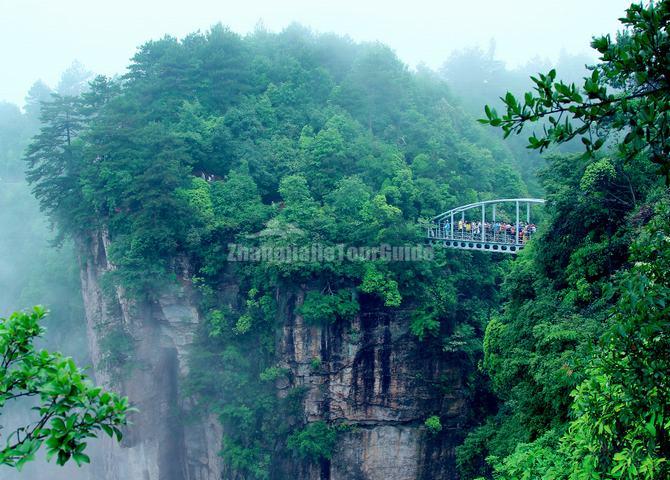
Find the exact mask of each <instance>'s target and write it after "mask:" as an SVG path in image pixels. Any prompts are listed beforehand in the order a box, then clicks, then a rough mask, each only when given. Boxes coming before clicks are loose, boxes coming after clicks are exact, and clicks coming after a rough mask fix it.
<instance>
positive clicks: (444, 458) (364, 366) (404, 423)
mask: <svg viewBox="0 0 670 480" xmlns="http://www.w3.org/2000/svg"><path fill="white" fill-rule="evenodd" d="M303 298H304V292H303V291H300V292H297V293H296V294H295V295H290V294H287V295H286V301H285V303H284V305H283V310H284V313H283V316H284V318H285V320H286V321H285V322H284V326H283V329H282V332H281V334H280V337H279V355H280V359H281V362H282V366H283V367H285V368H289V369H290V370H291V372H292V375H291V378H292V383H293V386H303V387H306V388H307V393H306V398H305V401H304V408H305V416H306V419H307V421H316V420H319V419H325V420H328V421H335V422H337V423H341V424H344V425H347V426H349V428H347V429H345V431H344V432H343V433H341V434H340V436H339V441H338V445H337V447H336V449H335V451H334V453H333V457H332V459H331V460H330V462H323V463H322V464H321V465H319V466H311V467H307V466H305V465H302V466H298V465H296V461H295V460H288V461H285V462H283V465H282V466H281V468H282V469H283V470H284V472H285V473H284V474H285V475H286V477H287V478H288V476H289V475H290V474H293V475H292V476H293V477H294V478H295V477H297V478H303V479H309V480H317V479H319V480H324V479H330V480H344V479H347V480H407V479H435V480H437V479H455V478H458V476H457V473H456V469H455V462H454V448H455V446H456V445H457V444H458V443H459V441H460V440H461V439H462V432H463V427H464V426H465V423H466V419H467V413H468V406H467V402H466V400H465V393H464V389H463V384H462V383H463V382H462V371H461V370H460V369H459V368H458V367H456V366H455V365H456V364H454V363H452V362H450V361H449V358H448V356H446V355H442V354H440V352H435V351H431V350H430V349H428V348H427V347H426V346H425V345H423V344H422V343H421V342H419V341H418V340H417V339H416V338H415V337H414V336H412V335H411V334H410V333H409V313H410V312H406V311H400V312H396V313H392V312H390V311H389V310H388V309H385V308H383V307H382V306H380V305H378V304H376V303H375V302H374V301H373V300H372V299H369V298H361V299H360V300H361V312H360V314H359V315H357V316H356V318H355V319H354V320H353V321H352V322H351V323H350V324H348V325H346V324H342V323H336V324H333V325H330V326H327V327H317V326H309V325H305V324H304V322H303V320H302V317H301V316H300V315H298V314H296V313H295V307H296V306H297V305H300V303H302V300H303ZM445 384H446V385H447V386H448V388H447V389H446V391H445V389H444V388H443V387H441V385H445ZM280 387H281V386H280ZM432 414H440V415H441V416H442V419H443V427H444V431H443V432H442V434H440V435H438V436H433V435H431V434H429V433H428V432H427V431H426V429H425V427H424V426H423V421H424V420H425V419H426V418H427V417H428V416H430V415H432ZM445 419H446V423H445V422H444V420H445ZM295 472H300V474H299V475H296V473H295Z"/></svg>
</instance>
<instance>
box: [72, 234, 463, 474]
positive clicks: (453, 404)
mask: <svg viewBox="0 0 670 480" xmlns="http://www.w3.org/2000/svg"><path fill="white" fill-rule="evenodd" d="M108 248H109V241H108V239H107V238H106V236H105V234H104V233H101V234H99V235H98V236H96V237H94V238H91V239H89V241H88V242H86V244H84V245H82V248H81V251H82V255H81V280H82V287H83V288H82V291H83V296H84V304H85V308H86V315H87V327H88V338H89V344H90V351H91V357H92V360H93V367H94V369H95V376H96V380H97V381H98V382H100V383H103V384H105V385H108V386H110V387H112V388H114V389H117V390H120V391H121V392H122V393H123V394H124V395H127V396H129V397H130V399H131V402H132V403H133V404H134V405H135V406H137V408H139V410H140V412H139V413H138V414H135V415H133V417H132V422H133V425H132V426H130V427H129V428H128V431H127V433H126V436H125V438H124V440H123V442H122V443H121V445H120V446H119V445H114V444H113V443H112V442H110V441H105V444H104V448H103V451H104V453H103V454H102V455H103V457H104V458H101V459H94V462H93V465H94V466H95V468H96V469H97V470H95V476H94V478H95V480H218V479H220V478H234V477H235V478H236V477H237V476H236V475H234V474H233V473H230V472H227V471H225V470H224V469H223V466H222V464H221V461H220V457H219V456H218V452H219V451H220V448H221V436H222V431H221V427H220V425H219V424H218V422H217V421H216V420H215V419H214V418H207V419H204V420H203V419H202V418H198V416H197V415H191V414H192V413H193V412H194V411H195V410H197V405H195V404H194V402H193V399H190V398H188V397H186V396H185V394H184V392H183V385H182V383H181V378H182V377H183V375H184V374H185V373H186V371H187V368H188V365H187V357H188V350H189V346H190V345H191V343H192V342H193V340H194V338H195V334H196V332H197V327H198V324H199V322H200V318H199V314H198V311H197V309H196V308H195V306H194V303H193V302H192V300H191V297H190V295H189V290H188V285H186V284H185V285H183V287H182V288H181V289H175V291H172V292H166V293H165V294H164V295H163V296H162V297H161V298H159V299H158V300H153V301H149V300H147V301H144V302H134V303H132V302H129V301H128V300H127V298H126V296H125V295H124V292H123V291H122V290H119V289H117V290H114V291H112V292H105V293H103V288H102V285H101V278H102V276H103V274H104V273H105V272H107V271H109V270H111V269H113V266H111V265H109V262H108V261H107V257H108V255H107V253H108ZM185 275H187V272H186V273H185ZM233 287H234V286H233ZM229 290H230V289H229ZM231 291H234V292H236V289H235V288H232V290H231ZM304 292H305V288H304V287H303V288H296V289H291V290H287V291H278V292H277V298H278V299H279V303H280V308H279V314H280V316H281V318H280V323H281V324H283V327H282V328H281V330H280V331H278V332H277V345H278V348H277V352H278V362H279V365H280V366H282V367H285V368H288V369H290V371H291V372H292V375H290V376H289V378H291V380H290V381H289V380H284V382H285V383H284V384H283V385H282V384H279V385H278V387H279V388H278V391H279V394H280V395H282V392H285V391H286V390H287V388H286V387H295V386H302V387H306V391H307V393H306V396H305V400H304V419H305V421H308V422H311V421H316V420H320V419H324V420H327V421H329V422H337V423H339V424H344V425H347V426H348V428H347V429H346V430H345V431H343V432H341V433H340V434H339V442H338V445H337V447H336V449H335V451H334V454H333V456H332V459H331V460H330V461H324V462H322V463H321V464H320V465H313V464H309V463H306V462H304V461H302V460H300V459H298V458H288V459H285V458H280V459H277V461H276V462H275V463H276V465H275V467H274V468H273V473H272V476H273V478H274V479H276V480H283V479H287V478H288V479H295V480H411V479H417V480H424V479H425V480H429V479H430V480H451V479H456V478H457V474H456V471H455V463H454V448H455V445H457V444H458V443H459V441H460V440H461V438H462V432H463V427H464V424H465V422H466V418H467V413H468V407H467V402H466V401H465V395H464V392H463V390H464V389H463V384H462V376H463V372H462V371H460V370H459V368H458V367H457V366H456V365H458V364H457V363H456V362H453V361H450V360H449V358H448V356H446V355H445V354H443V353H441V352H439V351H433V350H431V349H429V348H427V347H426V346H425V344H422V343H420V342H418V341H417V339H416V338H415V337H413V336H412V335H411V334H410V333H409V321H410V320H409V317H410V312H407V311H400V312H395V313H392V312H390V311H389V310H388V309H385V308H383V306H381V305H379V304H377V303H375V301H374V299H372V298H368V297H363V298H361V299H360V301H361V312H360V314H359V315H358V316H357V317H356V318H355V319H354V320H353V321H351V322H349V323H348V324H344V323H341V322H340V323H336V324H333V325H330V326H327V327H316V326H309V325H305V324H304V322H303V320H302V318H301V316H300V315H298V314H297V313H296V308H297V307H298V306H299V305H300V304H301V303H302V301H303V298H304ZM119 332H125V333H126V334H127V336H128V337H129V338H130V340H131V341H132V348H131V351H132V353H131V355H130V356H129V358H127V359H126V360H125V363H124V365H123V367H122V368H121V369H120V370H119V371H114V370H112V371H111V373H110V370H109V369H108V368H107V365H106V362H107V360H106V355H108V353H106V352H108V351H109V350H110V345H109V338H112V339H115V338H116V340H117V341H118V337H119ZM123 338H125V337H123V336H121V339H123ZM115 360H118V358H117V359H115ZM289 382H290V383H289ZM445 384H446V385H447V386H448V388H447V389H446V390H445V388H444V385H445ZM434 414H439V415H441V417H442V422H443V432H442V433H441V434H439V435H437V436H435V435H432V434H430V433H428V432H427V431H426V429H425V427H424V426H423V422H424V420H425V419H426V418H427V417H428V416H430V415H434ZM95 460H97V461H95Z"/></svg>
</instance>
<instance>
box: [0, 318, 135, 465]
mask: <svg viewBox="0 0 670 480" xmlns="http://www.w3.org/2000/svg"><path fill="white" fill-rule="evenodd" d="M45 315H46V312H45V311H44V310H43V309H42V308H40V307H35V308H34V309H33V310H32V311H30V312H15V313H13V314H12V315H10V316H9V317H8V318H3V319H0V408H4V407H6V406H7V405H8V403H9V402H12V401H28V400H33V401H34V402H35V403H34V405H35V406H34V407H33V411H35V412H37V418H36V419H35V420H34V421H33V422H31V423H29V424H26V425H23V426H20V427H18V428H16V429H15V430H14V431H13V432H11V433H9V434H7V435H5V441H4V445H3V446H2V447H1V450H0V464H4V465H8V466H11V467H16V468H21V466H23V465H24V464H25V463H26V462H28V461H30V460H33V459H34V457H35V453H36V452H37V451H38V450H39V449H40V448H41V447H42V446H45V447H46V451H47V458H51V457H53V456H56V461H57V463H58V464H59V465H63V464H65V463H66V462H67V461H69V460H70V459H73V460H74V461H75V462H76V463H77V464H79V465H81V464H82V463H89V461H90V459H89V457H88V456H87V455H86V454H85V453H84V451H85V450H86V446H87V444H86V440H87V439H90V438H95V437H96V436H97V433H98V432H100V431H102V432H104V433H106V434H107V435H109V436H110V437H116V439H117V440H119V441H120V440H121V437H122V434H121V430H120V428H121V427H123V426H124V425H126V422H127V420H126V415H127V414H128V413H129V412H130V411H131V410H132V409H131V408H130V407H129V405H128V399H126V398H123V397H119V396H117V395H116V394H114V393H109V392H105V391H103V390H102V389H101V388H100V387H95V386H93V385H92V384H91V383H90V381H89V380H88V379H87V377H86V375H84V374H83V373H82V371H81V370H80V369H79V368H77V367H76V365H75V364H74V362H73V360H72V359H71V358H67V357H63V356H62V355H60V354H59V353H50V352H48V351H46V350H37V349H36V348H35V346H34V342H35V340H36V339H37V338H38V337H40V336H41V335H42V334H43V332H44V329H43V328H42V326H41V325H40V322H41V321H42V320H43V319H44V317H45Z"/></svg>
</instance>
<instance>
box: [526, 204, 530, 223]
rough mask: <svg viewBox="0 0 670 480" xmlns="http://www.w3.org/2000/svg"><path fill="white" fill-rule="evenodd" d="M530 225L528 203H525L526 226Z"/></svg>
mask: <svg viewBox="0 0 670 480" xmlns="http://www.w3.org/2000/svg"><path fill="white" fill-rule="evenodd" d="M528 223H530V202H528V203H526V224H528Z"/></svg>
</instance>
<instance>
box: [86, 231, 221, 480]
mask: <svg viewBox="0 0 670 480" xmlns="http://www.w3.org/2000/svg"><path fill="white" fill-rule="evenodd" d="M108 249H109V241H108V239H107V237H106V235H105V233H104V232H101V233H100V234H98V235H96V236H95V237H93V238H90V239H88V241H87V242H86V243H85V244H82V245H81V248H80V251H81V257H80V258H81V281H82V292H83V297H84V306H85V310H86V317H87V319H86V320H87V330H88V339H89V348H90V353H91V359H92V362H93V368H94V371H95V377H96V381H98V382H99V383H102V384H104V385H107V386H109V387H111V388H114V389H117V390H119V391H121V392H122V393H123V394H124V395H127V396H128V397H129V398H130V399H131V402H132V404H133V405H134V406H135V407H137V408H138V409H139V413H136V414H133V415H132V418H131V420H132V422H133V425H132V426H130V427H129V428H128V429H127V432H126V433H125V437H124V439H123V442H122V443H121V445H120V446H118V445H114V444H113V443H112V442H110V441H109V440H103V448H101V450H102V451H103V452H104V453H103V454H102V455H103V457H104V458H101V459H98V461H97V462H93V464H94V465H95V466H96V473H95V478H96V480H122V479H123V480H130V479H132V480H210V479H218V478H220V476H221V462H220V458H219V456H218V452H219V450H220V442H221V430H220V427H219V425H218V423H217V422H216V421H215V420H214V419H204V420H203V419H198V420H193V421H185V419H187V418H188V417H189V414H190V412H191V409H192V408H193V405H192V401H191V399H189V398H188V397H186V395H184V393H183V386H182V385H181V383H180V379H181V378H182V377H183V374H184V373H185V372H186V369H187V361H186V359H187V356H188V349H189V345H190V344H191V343H192V342H193V339H194V336H195V334H196V331H197V325H198V323H199V321H200V319H199V316H198V312H197V310H196V309H195V307H194V306H193V304H192V302H191V301H190V298H189V295H188V290H187V289H186V288H183V289H181V290H177V289H176V291H173V292H169V293H166V294H165V295H163V296H161V297H160V298H159V299H158V300H154V301H149V300H147V301H136V302H130V301H129V300H128V299H127V296H126V295H124V292H123V291H122V290H121V289H116V290H115V291H113V292H111V293H110V292H103V286H102V285H101V281H102V277H103V275H104V273H105V272H108V271H109V270H110V269H113V268H114V267H113V266H111V265H110V264H109V262H108V260H107V258H108ZM110 357H111V358H110ZM120 362H121V363H122V366H121V367H120V368H113V369H112V368H110V365H111V364H113V365H117V364H118V363H120Z"/></svg>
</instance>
